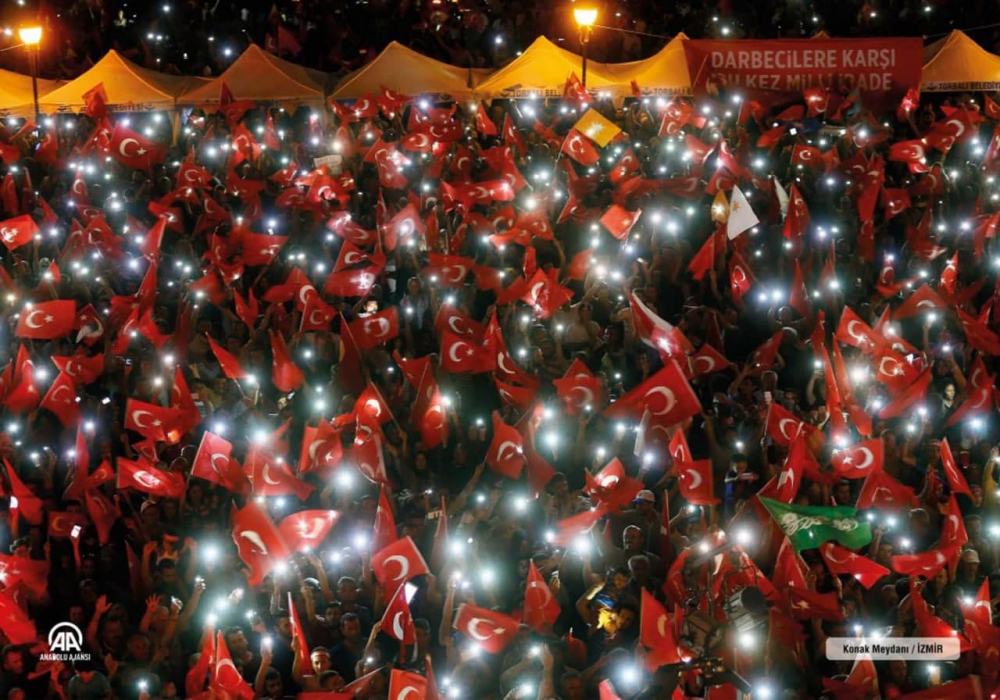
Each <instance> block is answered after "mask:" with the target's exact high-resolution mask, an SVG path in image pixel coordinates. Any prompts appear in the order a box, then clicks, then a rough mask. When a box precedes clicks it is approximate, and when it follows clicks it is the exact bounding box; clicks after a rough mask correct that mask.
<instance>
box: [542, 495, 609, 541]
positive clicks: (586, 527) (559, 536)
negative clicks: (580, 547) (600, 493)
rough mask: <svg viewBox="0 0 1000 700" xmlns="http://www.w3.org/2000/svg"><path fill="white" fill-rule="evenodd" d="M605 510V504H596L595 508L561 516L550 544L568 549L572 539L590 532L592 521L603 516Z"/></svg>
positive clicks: (606, 510)
mask: <svg viewBox="0 0 1000 700" xmlns="http://www.w3.org/2000/svg"><path fill="white" fill-rule="evenodd" d="M607 512H608V508H607V506H604V505H598V506H597V507H596V508H593V509H588V510H584V511H581V512H580V513H577V514H576V515H571V516H569V517H568V518H563V519H562V520H560V521H559V522H557V523H556V535H555V537H553V538H552V542H551V544H552V545H553V546H554V547H562V548H564V549H568V548H569V547H570V545H571V544H572V543H573V541H574V540H576V539H577V538H578V537H580V536H581V535H585V534H587V533H588V532H590V530H591V529H592V528H593V527H594V523H596V522H597V521H598V520H600V519H601V518H603V517H604V516H605V515H606V514H607Z"/></svg>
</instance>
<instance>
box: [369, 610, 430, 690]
mask: <svg viewBox="0 0 1000 700" xmlns="http://www.w3.org/2000/svg"><path fill="white" fill-rule="evenodd" d="M381 629H382V631H383V632H384V631H385V625H382V628H381ZM410 693H413V697H414V700H416V698H427V700H430V695H428V693H427V679H426V678H424V677H423V676H421V675H420V674H419V673H413V672H412V671H401V670H399V669H398V668H394V669H392V673H391V674H390V675H389V695H388V700H407V697H408V696H409V695H410Z"/></svg>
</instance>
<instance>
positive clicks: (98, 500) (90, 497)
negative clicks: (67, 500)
mask: <svg viewBox="0 0 1000 700" xmlns="http://www.w3.org/2000/svg"><path fill="white" fill-rule="evenodd" d="M83 502H84V503H85V504H86V506H87V514H88V515H89V516H90V519H91V520H92V521H93V522H94V528H95V529H96V530H97V539H98V541H99V542H100V543H101V544H107V543H108V542H109V541H110V539H111V528H112V527H114V524H115V522H116V521H117V520H118V519H119V518H120V517H121V513H120V512H119V511H118V508H117V507H116V506H115V505H114V504H113V503H112V502H111V501H109V500H108V498H107V497H106V496H105V495H104V494H103V493H101V492H100V491H98V490H97V489H88V490H87V492H86V495H85V496H84V499H83Z"/></svg>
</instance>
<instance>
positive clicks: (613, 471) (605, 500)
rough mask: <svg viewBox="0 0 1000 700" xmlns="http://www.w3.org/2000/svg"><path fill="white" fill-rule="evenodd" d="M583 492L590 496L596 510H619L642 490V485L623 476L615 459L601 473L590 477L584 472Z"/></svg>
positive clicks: (621, 468)
mask: <svg viewBox="0 0 1000 700" xmlns="http://www.w3.org/2000/svg"><path fill="white" fill-rule="evenodd" d="M583 476H584V482H585V484H586V486H585V489H584V490H585V491H586V492H587V493H588V494H590V497H591V499H593V500H594V501H595V502H596V504H597V507H598V508H601V507H607V508H609V509H611V510H614V511H617V510H620V509H621V507H622V506H625V505H627V504H629V503H631V502H632V499H634V498H635V496H636V494H637V493H639V491H641V490H642V488H643V484H642V482H641V481H637V480H635V479H633V478H632V477H630V476H628V475H626V474H625V467H624V466H623V465H622V463H621V460H619V459H618V458H617V457H615V458H614V459H612V460H611V461H610V462H608V463H607V464H605V465H604V466H603V467H602V468H601V471H599V472H597V474H595V475H594V476H591V475H590V473H589V472H586V471H585V472H584V475H583Z"/></svg>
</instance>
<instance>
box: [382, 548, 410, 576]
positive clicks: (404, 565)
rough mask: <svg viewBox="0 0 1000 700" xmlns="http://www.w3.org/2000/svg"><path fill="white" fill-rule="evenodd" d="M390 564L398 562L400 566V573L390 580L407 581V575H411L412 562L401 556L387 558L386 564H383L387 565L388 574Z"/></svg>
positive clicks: (394, 555) (395, 555)
mask: <svg viewBox="0 0 1000 700" xmlns="http://www.w3.org/2000/svg"><path fill="white" fill-rule="evenodd" d="M389 562H397V563H398V564H399V573H398V574H397V575H396V576H393V577H392V578H391V579H390V580H391V581H398V580H400V579H405V578H406V575H407V574H408V573H410V562H409V560H408V559H407V558H406V557H404V556H402V555H401V554H393V555H392V556H391V557H386V558H385V562H383V564H384V565H385V570H386V573H388V572H389Z"/></svg>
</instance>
